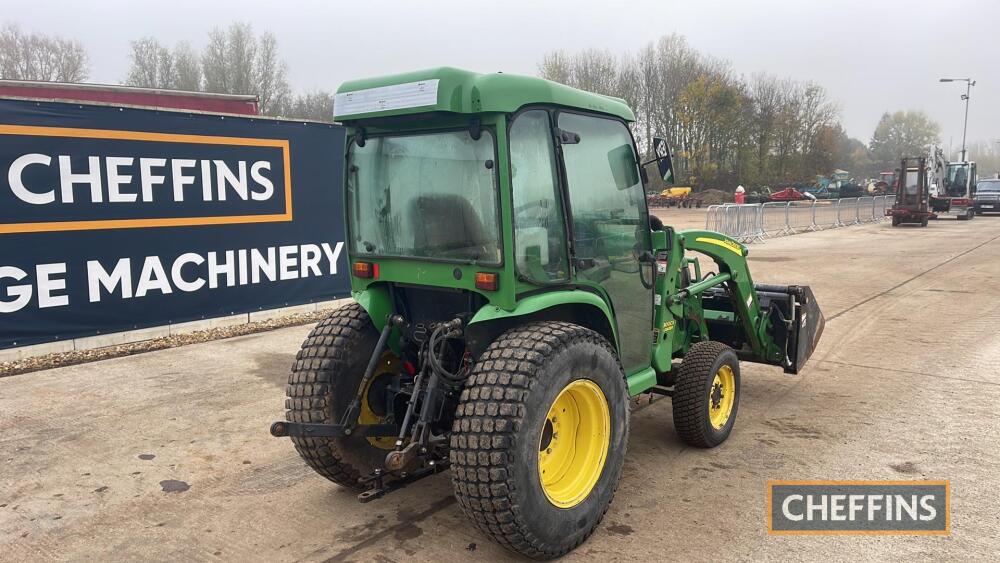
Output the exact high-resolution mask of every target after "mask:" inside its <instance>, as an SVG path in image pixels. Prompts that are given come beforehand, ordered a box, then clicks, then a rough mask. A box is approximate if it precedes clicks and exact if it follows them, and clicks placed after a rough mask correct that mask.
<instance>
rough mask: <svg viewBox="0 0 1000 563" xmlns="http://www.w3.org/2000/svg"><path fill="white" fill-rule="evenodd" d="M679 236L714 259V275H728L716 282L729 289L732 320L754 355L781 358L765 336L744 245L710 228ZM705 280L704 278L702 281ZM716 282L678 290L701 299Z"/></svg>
mask: <svg viewBox="0 0 1000 563" xmlns="http://www.w3.org/2000/svg"><path fill="white" fill-rule="evenodd" d="M678 239H679V241H680V243H681V245H682V247H683V248H684V249H685V250H692V251H695V252H700V253H702V254H704V255H706V256H708V257H710V258H711V259H712V260H713V261H715V263H716V264H717V265H718V267H719V272H718V274H717V276H716V277H719V278H721V277H724V276H725V275H726V274H728V279H720V280H718V281H719V282H720V285H721V283H724V284H725V286H726V288H727V289H728V290H729V294H730V296H731V297H732V304H733V308H734V309H735V311H734V313H735V319H734V320H736V321H737V322H739V323H740V325H741V326H742V328H743V332H744V335H745V337H746V340H747V343H748V344H749V346H750V349H751V350H752V351H753V355H754V356H756V357H758V358H762V359H765V358H766V359H768V360H771V361H774V360H776V359H780V350H778V349H777V347H776V346H775V345H774V341H773V339H771V338H770V337H769V335H768V329H769V326H768V325H769V318H768V317H767V315H765V314H763V312H762V311H761V307H760V301H759V300H758V298H757V291H756V289H755V288H754V283H753V278H752V277H751V276H750V268H749V266H748V265H747V259H746V256H747V253H748V250H747V247H746V246H744V245H742V244H740V243H739V242H737V241H736V240H734V239H732V238H730V237H727V236H725V235H723V234H721V233H716V232H712V231H701V230H691V231H682V232H680V233H678ZM710 279H711V278H710ZM708 281H709V280H705V282H703V284H704V283H706V282H708ZM696 285H698V284H697V281H696V283H694V284H692V286H696ZM715 285H716V284H712V285H707V286H706V287H703V288H698V287H695V288H694V289H696V290H699V289H700V291H697V293H695V292H693V291H690V289H684V288H682V289H681V292H682V293H685V292H686V293H688V296H690V297H694V296H695V295H697V296H698V298H699V299H700V298H701V294H702V293H703V291H704V290H707V289H709V288H711V287H714V286H715ZM689 288H690V286H689ZM768 363H770V362H768Z"/></svg>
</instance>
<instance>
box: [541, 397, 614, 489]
mask: <svg viewBox="0 0 1000 563" xmlns="http://www.w3.org/2000/svg"><path fill="white" fill-rule="evenodd" d="M610 443H611V415H610V413H609V410H608V400H607V398H606V397H605V396H604V392H603V391H601V388H600V387H598V386H597V384H596V383H594V382H593V381H591V380H589V379H577V380H575V381H573V382H571V383H570V384H569V385H567V386H566V387H564V388H563V390H562V391H560V392H559V396H558V397H556V400H555V401H554V402H553V403H552V406H551V407H550V408H549V412H548V414H546V415H545V423H544V424H543V426H542V435H541V436H540V437H539V440H538V477H539V479H540V480H541V482H542V490H543V491H545V496H546V497H548V499H549V502H551V503H552V504H554V505H555V506H558V507H559V508H572V507H574V506H576V505H578V504H580V503H581V502H583V501H584V499H586V498H587V495H589V494H590V491H591V490H593V488H594V485H596V484H597V480H598V479H599V478H600V477H601V471H603V470H604V461H605V460H606V459H607V457H608V446H609V445H610Z"/></svg>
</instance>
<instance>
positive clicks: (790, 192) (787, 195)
mask: <svg viewBox="0 0 1000 563" xmlns="http://www.w3.org/2000/svg"><path fill="white" fill-rule="evenodd" d="M800 199H806V196H805V194H803V193H802V192H800V191H799V190H796V189H795V188H791V187H789V188H785V189H783V190H781V191H778V192H774V193H772V194H771V195H770V196H768V200H770V201H798V200H800Z"/></svg>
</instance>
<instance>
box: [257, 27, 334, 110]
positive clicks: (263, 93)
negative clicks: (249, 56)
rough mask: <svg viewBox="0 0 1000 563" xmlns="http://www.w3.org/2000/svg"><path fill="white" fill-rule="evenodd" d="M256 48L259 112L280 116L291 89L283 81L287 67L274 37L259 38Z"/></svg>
mask: <svg viewBox="0 0 1000 563" xmlns="http://www.w3.org/2000/svg"><path fill="white" fill-rule="evenodd" d="M257 47H258V48H257V57H256V63H255V65H254V78H255V80H256V82H257V95H258V96H260V107H261V111H263V112H264V113H268V114H274V115H279V114H282V113H284V110H286V109H287V107H288V102H289V98H290V97H291V89H290V88H289V86H288V81H287V80H286V79H285V75H286V73H287V66H286V65H285V62H284V61H282V60H281V59H280V58H279V56H278V40H277V39H275V38H274V35H272V34H270V33H264V34H262V35H261V36H260V40H259V41H258V45H257ZM331 115H332V114H331Z"/></svg>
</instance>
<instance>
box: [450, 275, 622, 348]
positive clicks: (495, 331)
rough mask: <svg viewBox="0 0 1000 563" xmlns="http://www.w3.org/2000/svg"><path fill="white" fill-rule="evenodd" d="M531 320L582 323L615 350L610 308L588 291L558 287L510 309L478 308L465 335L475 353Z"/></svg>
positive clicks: (615, 340)
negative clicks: (559, 288) (560, 288)
mask: <svg viewBox="0 0 1000 563" xmlns="http://www.w3.org/2000/svg"><path fill="white" fill-rule="evenodd" d="M534 321H565V322H571V323H574V324H578V325H580V326H585V327H587V328H589V329H591V330H593V331H595V332H597V333H598V334H600V335H601V336H603V337H604V338H605V339H607V340H608V343H610V344H611V345H612V346H613V347H614V349H615V352H616V353H617V352H618V351H619V348H618V329H617V325H616V324H615V323H614V317H613V316H612V313H611V308H610V307H609V306H608V304H607V303H606V302H605V301H604V299H602V298H601V297H600V296H598V295H596V294H594V293H591V292H589V291H582V290H578V289H575V290H568V291H566V290H559V291H551V292H547V293H540V294H537V295H531V296H528V297H525V298H523V299H521V300H519V301H518V303H517V306H516V307H514V309H513V310H510V311H508V310H505V309H501V308H499V307H496V306H493V305H486V306H484V307H483V308H481V309H480V310H479V311H477V312H476V314H475V315H474V316H473V317H472V320H470V321H469V324H468V327H467V329H466V336H467V341H468V344H469V347H470V348H471V351H472V353H473V355H474V356H478V355H479V354H481V353H482V352H483V351H484V350H486V347H487V346H489V345H490V343H491V342H493V340H495V339H496V338H497V337H498V336H500V335H501V334H503V333H504V332H506V331H507V330H509V329H511V328H514V327H516V326H519V325H523V324H526V323H529V322H534Z"/></svg>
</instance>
